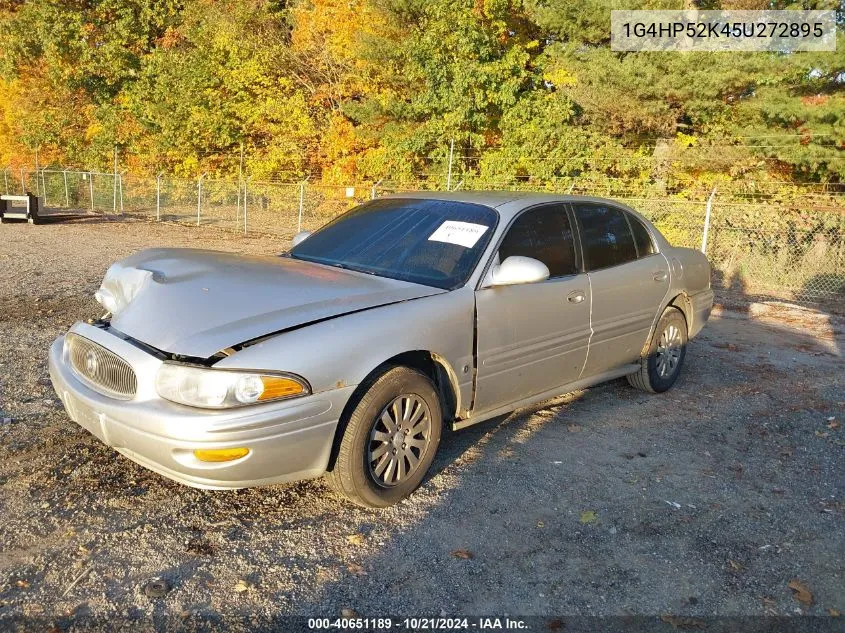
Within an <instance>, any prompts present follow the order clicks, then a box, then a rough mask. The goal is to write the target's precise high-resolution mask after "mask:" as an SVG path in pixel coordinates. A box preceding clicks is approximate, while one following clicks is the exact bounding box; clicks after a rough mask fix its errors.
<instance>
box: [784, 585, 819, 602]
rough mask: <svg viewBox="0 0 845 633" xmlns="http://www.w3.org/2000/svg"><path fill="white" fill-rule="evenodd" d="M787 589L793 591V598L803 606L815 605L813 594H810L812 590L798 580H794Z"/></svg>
mask: <svg viewBox="0 0 845 633" xmlns="http://www.w3.org/2000/svg"><path fill="white" fill-rule="evenodd" d="M786 586H787V587H789V588H790V589H792V597H793V598H795V599H796V600H797V601H798V602H800V603H801V604H806V605H807V606H810V605H811V604H813V594H812V593H811V592H810V588H809V587H808V586H807V585H806V584H805V583H803V582H801V581H800V580H798V579H797V578H793V579H792V580H790V581H789V582H788V583H787V584H786Z"/></svg>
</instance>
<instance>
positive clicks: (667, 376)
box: [628, 306, 688, 393]
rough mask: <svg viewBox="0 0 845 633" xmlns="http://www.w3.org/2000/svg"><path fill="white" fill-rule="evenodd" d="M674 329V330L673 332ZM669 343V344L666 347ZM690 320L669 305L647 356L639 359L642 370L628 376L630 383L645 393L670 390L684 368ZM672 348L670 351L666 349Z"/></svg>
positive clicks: (655, 331) (659, 322)
mask: <svg viewBox="0 0 845 633" xmlns="http://www.w3.org/2000/svg"><path fill="white" fill-rule="evenodd" d="M673 328H674V329H673ZM667 341H669V342H670V345H665V343H666V342H667ZM687 341H688V338H687V321H686V319H685V318H684V315H683V314H682V313H681V311H680V310H678V309H677V308H675V307H672V306H669V307H668V308H666V310H664V311H663V315H662V316H661V317H660V320H659V321H658V322H657V327H656V328H654V335H653V336H652V339H651V344H650V345H649V347H648V354H647V355H646V356H644V357H643V358H641V359H640V370H639V371H638V372H637V373H635V374H629V375H628V382H629V383H630V384H631V385H632V386H634V387H636V388H637V389H641V390H642V391H648V392H650V393H663V392H664V391H668V390H669V389H670V388H671V387H672V385H674V384H675V381H677V380H678V376H679V375H680V374H681V368H682V367H683V365H684V358H686V355H687ZM667 347H668V348H669V349H668V351H666V352H664V351H663V350H664V349H666V348H667Z"/></svg>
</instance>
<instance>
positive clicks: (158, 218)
mask: <svg viewBox="0 0 845 633" xmlns="http://www.w3.org/2000/svg"><path fill="white" fill-rule="evenodd" d="M163 173H164V172H161V171H160V172H158V175H157V176H156V222H161V175H162V174H163Z"/></svg>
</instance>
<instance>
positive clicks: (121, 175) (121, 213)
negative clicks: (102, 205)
mask: <svg viewBox="0 0 845 633" xmlns="http://www.w3.org/2000/svg"><path fill="white" fill-rule="evenodd" d="M117 178H118V180H117V184H118V187H119V188H120V215H123V173H122V172H121V173H120V174H119V175H118V177H117Z"/></svg>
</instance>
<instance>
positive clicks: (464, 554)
mask: <svg viewBox="0 0 845 633" xmlns="http://www.w3.org/2000/svg"><path fill="white" fill-rule="evenodd" d="M452 556H454V557H455V558H463V559H464V560H469V559H470V558H472V556H473V554H472V552H471V551H469V550H468V549H456V550H455V551H454V552H452Z"/></svg>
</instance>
